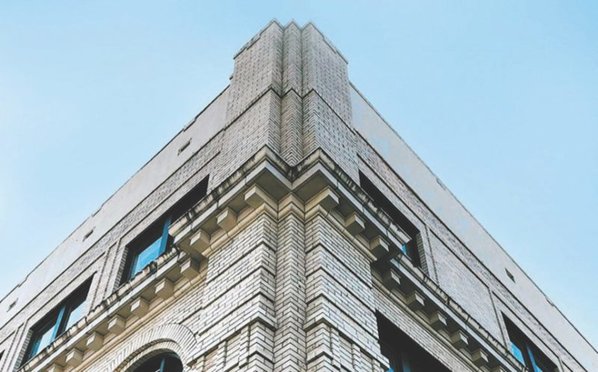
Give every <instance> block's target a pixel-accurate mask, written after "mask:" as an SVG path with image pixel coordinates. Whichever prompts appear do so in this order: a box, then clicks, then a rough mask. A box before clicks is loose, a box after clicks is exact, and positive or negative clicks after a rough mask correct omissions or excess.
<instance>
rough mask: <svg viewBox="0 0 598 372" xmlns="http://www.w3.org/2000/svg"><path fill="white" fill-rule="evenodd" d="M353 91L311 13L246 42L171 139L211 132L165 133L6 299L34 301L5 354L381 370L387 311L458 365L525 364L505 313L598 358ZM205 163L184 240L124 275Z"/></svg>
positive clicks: (8, 331)
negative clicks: (186, 147)
mask: <svg viewBox="0 0 598 372" xmlns="http://www.w3.org/2000/svg"><path fill="white" fill-rule="evenodd" d="M351 89H353V88H352V87H351V85H350V83H349V80H348V71H347V61H346V60H345V59H344V57H343V56H342V55H341V54H340V53H339V51H338V50H336V48H335V47H334V46H333V45H332V44H331V42H330V41H329V40H327V39H326V38H325V37H324V36H323V35H322V34H321V33H320V32H319V31H318V30H317V29H316V28H315V26H314V25H312V24H308V25H306V26H304V27H300V26H298V25H297V24H295V23H293V22H292V23H290V24H289V25H286V26H282V25H281V24H279V23H278V22H271V23H270V24H269V25H267V26H266V27H265V28H264V29H263V30H262V31H260V32H259V33H258V34H257V35H256V36H255V37H254V38H253V39H251V40H250V41H249V42H248V43H247V44H246V45H245V46H243V47H242V48H241V50H240V51H239V53H238V54H237V55H236V56H235V67H234V72H233V75H232V78H231V82H230V86H229V87H228V88H227V89H226V90H225V91H224V92H223V93H222V94H221V95H220V96H219V97H218V98H217V99H216V100H215V101H214V102H213V103H212V104H211V105H210V106H209V107H208V109H206V111H205V112H204V113H202V114H200V115H198V116H197V117H196V118H194V119H193V121H192V122H191V123H190V124H189V125H188V126H187V127H186V128H185V129H184V130H183V131H181V133H179V134H178V135H177V136H176V137H175V139H174V140H173V141H174V142H173V143H178V142H180V141H186V140H188V138H189V137H188V136H189V133H201V132H202V131H201V130H200V129H201V128H199V129H198V127H197V126H201V125H207V124H206V123H208V124H210V125H211V127H210V128H211V129H210V130H212V132H210V133H211V134H210V135H209V137H206V138H200V139H198V142H199V143H201V144H202V145H201V147H198V148H196V149H195V150H193V151H192V152H191V153H183V154H180V153H177V152H176V151H177V150H178V147H177V146H174V147H173V146H170V147H168V146H167V147H166V148H165V149H163V150H162V152H161V156H162V157H161V158H155V159H153V160H152V161H150V163H148V164H149V165H150V166H154V167H158V166H159V168H160V169H161V172H163V173H161V172H157V173H160V175H159V179H155V180H152V182H154V183H155V185H157V186H156V187H155V188H154V189H153V191H151V192H150V193H149V194H148V195H147V196H145V197H143V198H141V199H139V201H138V203H137V204H136V205H135V206H134V207H133V208H131V209H130V210H129V211H128V212H127V213H126V214H125V215H124V217H122V218H121V217H118V218H116V217H115V219H114V221H113V223H112V225H111V226H112V227H111V228H110V229H109V230H108V231H107V232H106V233H105V234H102V235H101V236H100V237H98V238H97V240H96V241H95V243H93V244H92V245H91V246H90V247H86V248H85V249H84V248H81V252H80V255H79V256H78V258H77V259H76V260H74V261H73V262H70V263H69V264H68V265H66V266H65V267H66V269H65V270H64V271H63V272H62V273H61V274H60V275H58V276H56V277H54V278H49V280H48V281H47V283H46V282H44V283H45V284H44V286H43V288H39V291H38V292H39V293H36V294H35V295H33V296H30V297H27V296H28V295H29V294H27V296H26V295H25V294H23V293H21V294H20V292H19V288H17V289H15V291H13V293H11V295H10V296H9V297H7V299H10V300H11V301H13V299H14V298H17V297H19V296H21V297H22V298H31V300H27V301H25V303H19V304H18V307H17V308H16V310H13V312H12V313H9V312H8V310H4V309H5V308H8V307H9V306H8V305H9V303H8V300H6V299H5V300H3V301H2V302H0V305H1V306H0V311H6V313H5V314H0V315H2V316H3V317H4V318H2V319H6V322H5V323H4V324H2V325H0V354H1V355H2V359H1V360H0V370H1V371H15V370H19V369H21V370H23V371H38V370H48V369H49V368H56V369H55V370H65V371H71V370H73V371H102V372H103V371H130V370H132V369H133V368H135V367H136V366H139V365H140V363H142V362H143V361H144V360H147V358H149V357H151V356H154V355H158V354H159V353H161V352H165V351H171V352H174V353H176V354H177V355H178V357H179V358H180V359H181V361H182V362H183V365H184V370H185V371H198V372H199V371H201V372H204V371H368V372H370V371H371V372H382V371H385V370H386V369H387V368H388V366H389V361H388V359H387V358H386V357H385V356H384V355H382V353H381V350H380V346H379V341H380V340H379V334H378V318H379V317H380V316H383V317H385V318H386V319H388V320H389V321H390V322H391V323H393V324H394V325H395V326H396V327H398V328H399V329H400V330H402V331H403V332H404V333H405V334H406V335H407V336H408V337H410V338H411V339H412V340H413V341H414V342H416V343H417V344H419V345H420V346H421V347H422V348H424V349H425V350H427V351H428V353H430V354H431V355H432V356H433V357H434V358H435V359H437V360H438V361H439V362H440V363H441V364H443V365H444V366H446V367H447V368H449V369H450V370H453V371H474V370H485V371H503V370H504V371H514V370H517V369H518V368H519V367H520V366H519V365H518V364H517V362H516V361H513V358H512V357H510V355H509V352H508V349H507V347H508V345H509V340H508V338H507V336H506V330H505V326H504V322H503V320H502V314H503V313H504V314H505V315H506V316H509V317H510V318H513V321H514V323H515V324H516V325H517V326H518V327H520V328H521V329H522V330H524V331H525V332H526V333H528V335H529V337H530V338H531V339H532V341H533V342H534V343H535V344H537V346H538V347H539V348H540V349H541V350H542V351H543V352H544V353H545V354H546V355H547V356H548V357H549V358H550V359H551V360H552V361H553V362H554V363H555V365H558V366H559V368H560V369H561V370H563V371H583V370H593V369H594V370H596V369H598V366H596V368H592V367H594V365H592V364H587V360H590V363H592V361H593V360H597V359H598V357H597V356H595V355H589V356H588V355H584V356H583V358H586V359H584V362H585V363H586V364H585V365H584V364H583V363H582V362H581V361H580V357H579V354H577V355H576V354H575V350H571V349H568V348H566V347H565V346H564V344H563V343H562V342H561V340H559V335H558V334H554V333H551V332H550V331H549V329H550V325H547V324H541V323H540V322H539V321H538V318H537V317H536V316H535V315H534V314H532V312H531V311H530V310H529V309H527V308H526V307H525V306H523V305H522V303H521V301H519V300H518V299H517V298H516V297H515V296H514V295H513V293H512V291H510V290H509V288H507V287H505V286H504V285H503V284H502V282H501V281H500V280H498V279H497V278H496V277H495V275H494V274H493V273H492V272H491V271H490V270H489V269H488V268H487V267H486V266H484V264H482V262H481V261H480V260H479V259H478V258H477V257H476V255H475V254H474V253H472V252H473V251H472V249H471V247H467V246H465V245H464V244H463V242H462V240H461V239H460V238H459V237H458V236H456V235H455V234H454V233H453V232H452V231H451V230H450V229H449V228H448V227H447V225H446V224H445V223H444V221H442V220H441V219H439V217H438V214H437V213H436V211H434V210H432V209H431V208H430V207H429V206H428V205H427V204H426V203H424V202H423V201H422V199H421V198H420V197H419V195H418V190H414V189H413V188H412V185H409V184H407V183H406V182H405V181H404V179H403V178H401V175H400V174H397V173H396V170H395V169H393V168H392V167H391V166H390V165H389V163H388V162H387V159H384V158H383V157H382V156H380V153H379V152H378V151H377V149H376V147H375V146H376V144H372V143H369V142H368V141H367V140H366V139H365V138H366V137H365V136H364V135H363V133H361V132H359V131H358V129H356V126H355V123H354V120H355V119H354V113H355V103H354V102H353V101H352V98H351V92H352V90H351ZM359 110H363V107H361V108H360V109H359ZM372 110H373V109H372ZM372 112H373V111H372ZM372 112H370V113H368V115H369V116H367V115H365V116H364V115H363V112H360V113H359V115H360V117H366V116H367V117H373V116H376V115H377V114H376V113H375V112H374V113H372ZM193 141H196V140H195V139H193ZM162 159H170V160H168V161H165V160H162ZM406 161H407V160H406ZM164 167H166V168H167V169H168V171H165V170H164ZM148 169H149V168H148ZM152 169H154V168H152ZM359 172H362V173H363V174H364V175H365V176H366V177H368V178H369V179H370V180H371V181H372V182H373V183H374V184H375V185H376V186H377V187H378V188H379V189H380V191H381V192H382V193H383V194H384V195H385V196H386V197H387V198H388V199H389V200H390V202H391V203H393V204H394V206H395V207H396V208H397V209H398V210H399V211H400V212H401V213H402V214H404V215H405V217H406V218H407V219H408V220H409V221H411V223H412V224H413V225H414V226H415V227H416V228H417V230H419V234H418V235H417V236H416V237H415V239H416V242H417V247H418V254H419V258H420V261H421V264H420V265H419V267H415V266H414V265H413V264H412V263H410V262H411V261H408V260H406V259H405V258H404V257H403V258H401V257H402V256H400V255H399V256H398V257H397V258H396V259H395V258H393V257H394V256H393V255H397V254H398V253H397V252H398V247H399V246H400V243H399V242H398V241H397V240H396V239H397V234H396V228H397V227H396V224H395V222H393V221H390V219H389V217H388V215H387V214H386V213H385V212H383V211H382V210H381V209H380V207H379V206H376V205H374V204H373V201H372V200H371V199H370V198H369V197H368V196H367V195H366V194H365V192H363V190H361V188H360V187H359ZM208 176H209V184H208V195H207V196H206V197H205V198H204V199H203V200H202V201H201V202H200V203H199V204H197V205H196V206H195V207H193V208H192V209H190V210H189V211H187V213H185V214H184V216H183V217H182V218H181V219H180V220H179V221H177V222H175V224H174V225H176V228H175V227H174V225H171V229H172V232H171V234H172V235H173V241H174V242H176V243H175V245H174V247H173V248H172V249H171V250H170V251H168V252H167V253H166V254H164V255H163V256H161V257H160V258H159V259H157V260H156V261H155V262H154V263H152V264H151V265H150V266H149V267H147V268H145V269H144V270H143V271H142V272H141V273H140V274H138V275H137V276H136V277H135V278H134V279H132V280H130V281H125V282H124V283H123V280H122V279H123V275H124V274H123V269H124V265H125V262H126V257H127V253H128V249H127V245H128V244H129V243H130V242H131V241H132V240H133V239H134V238H136V237H138V236H139V235H140V234H142V233H143V231H144V230H146V229H147V228H148V227H149V226H150V225H151V224H152V223H154V222H155V221H156V220H158V219H159V218H160V217H161V216H162V215H163V214H164V213H166V211H168V210H169V208H171V207H172V206H173V205H174V204H175V203H176V202H177V201H179V200H180V199H181V198H182V197H183V196H184V195H185V194H186V193H187V192H188V191H189V190H191V189H193V187H194V186H196V185H198V184H199V183H200V182H201V181H202V180H204V179H205V178H206V177H208ZM139 177H140V176H139V175H136V176H134V177H133V178H132V179H131V180H132V182H134V181H136V180H138V179H139ZM156 177H158V176H156ZM119 192H123V193H125V192H128V191H126V190H125V191H122V190H121V191H119ZM119 192H117V194H116V196H117V197H120V198H123V197H125V196H126V195H124V196H123V195H121V194H119ZM127 195H128V194H127ZM91 222H93V219H91ZM91 222H89V221H88V222H87V223H91ZM179 225H180V226H179ZM85 228H88V227H87V226H85ZM80 233H81V231H78V230H77V231H76V232H75V234H74V236H78V234H80ZM381 241H383V242H385V243H384V244H381V243H380V242H381ZM372 242H378V243H376V244H374V243H372ZM385 245H388V247H386V248H384V247H385ZM81 247H83V245H81ZM384 249H387V250H384ZM393 265H394V266H393ZM35 274H36V276H35V277H36V278H37V277H40V275H41V274H40V273H35ZM90 278H91V287H90V292H89V295H88V297H87V301H86V313H87V316H86V317H85V318H84V319H83V320H81V321H80V322H79V323H77V324H76V325H75V326H74V327H72V328H71V329H70V330H68V331H67V332H65V334H63V335H62V336H60V337H58V338H57V340H56V341H55V342H54V343H53V344H51V345H50V346H49V347H48V348H46V349H44V350H42V351H41V352H40V354H39V355H38V356H37V357H35V358H33V359H32V360H31V361H29V362H27V363H23V359H24V354H25V350H26V348H27V345H28V343H29V340H30V338H31V327H32V326H33V325H34V324H35V323H36V322H38V321H39V320H40V319H42V318H43V317H44V316H45V315H46V314H48V312H49V311H51V310H52V309H53V308H54V307H56V306H57V305H58V304H59V303H60V302H61V301H63V300H64V299H65V298H66V297H67V296H68V295H69V293H71V292H72V291H73V290H74V289H75V288H77V286H79V285H80V284H81V283H83V282H85V281H86V280H88V279H90ZM438 317H440V318H438ZM438 319H440V321H439V320H438ZM443 319H444V321H442V320H443ZM455 334H457V335H458V336H462V337H463V339H466V340H468V341H467V342H464V343H459V344H456V343H455V341H454V335H455ZM460 340H462V339H461V338H460ZM583 342H584V341H582V340H581V339H580V344H581V343H583ZM464 345H465V346H464ZM590 354H591V353H590ZM479 355H483V356H484V358H482V359H483V360H482V361H480V358H479Z"/></svg>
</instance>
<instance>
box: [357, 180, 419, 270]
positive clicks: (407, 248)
mask: <svg viewBox="0 0 598 372" xmlns="http://www.w3.org/2000/svg"><path fill="white" fill-rule="evenodd" d="M359 184H360V186H361V188H362V189H363V190H364V191H365V192H366V193H367V194H368V195H369V196H370V198H372V200H373V202H374V204H375V205H376V207H378V208H380V209H382V210H383V211H384V212H385V213H386V214H387V215H388V216H389V217H390V218H391V219H392V221H393V222H394V223H395V224H397V225H398V226H399V227H400V228H401V229H402V230H403V231H404V232H405V234H407V235H408V236H409V238H410V240H409V241H408V242H406V243H405V244H403V246H402V247H401V251H403V253H404V254H405V255H406V256H407V257H409V258H410V259H411V261H412V262H413V263H414V264H415V265H416V266H419V265H420V262H419V253H418V251H417V235H418V234H419V230H418V229H417V227H415V225H413V224H412V223H411V221H409V219H408V218H407V217H405V215H404V214H403V213H401V212H400V211H399V210H398V209H397V207H395V206H394V205H393V204H392V202H391V201H390V200H388V198H387V197H386V196H385V195H384V194H383V193H382V191H380V190H379V189H378V188H377V187H376V186H375V185H374V184H373V183H372V181H370V180H369V179H368V178H367V177H366V175H365V174H363V173H361V172H359Z"/></svg>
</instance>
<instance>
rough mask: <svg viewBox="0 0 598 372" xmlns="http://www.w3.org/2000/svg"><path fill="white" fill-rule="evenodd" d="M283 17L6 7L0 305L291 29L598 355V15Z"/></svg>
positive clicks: (578, 7) (536, 11)
mask: <svg viewBox="0 0 598 372" xmlns="http://www.w3.org/2000/svg"><path fill="white" fill-rule="evenodd" d="M280 3H281V2H278V1H276V2H275V1H272V2H265V1H264V2H231V1H219V2H212V3H203V4H202V3H197V2H191V1H171V2H154V1H143V2H126V4H120V3H116V2H114V3H113V4H99V3H96V4H94V3H90V2H85V3H84V4H83V2H62V1H56V2H41V1H30V2H17V1H5V2H2V3H0V151H1V155H2V156H0V180H1V181H2V182H0V233H1V236H2V237H3V244H2V246H1V248H0V253H2V259H1V260H0V273H2V274H1V277H2V279H3V280H2V281H0V297H3V296H4V295H5V294H6V293H8V292H9V291H10V290H11V289H12V288H13V287H14V286H15V285H17V284H18V283H19V282H20V281H21V280H23V279H24V278H25V276H26V275H27V273H28V272H30V271H31V270H32V269H33V268H34V267H35V266H36V265H37V264H38V263H39V262H40V261H41V260H43V258H44V257H45V256H47V255H48V254H49V253H50V252H51V251H52V250H53V249H54V248H55V247H56V246H57V245H58V244H59V243H60V242H61V241H63V240H64V239H65V238H66V237H67V236H68V235H69V234H70V233H71V232H72V231H73V230H74V229H75V228H76V227H77V226H78V225H79V224H80V223H81V222H82V221H83V220H84V219H85V218H87V217H88V216H89V215H90V214H91V213H92V212H94V211H95V210H96V209H97V208H98V207H99V206H100V205H101V203H102V202H103V201H104V200H105V199H107V198H108V197H109V196H110V195H111V194H112V193H113V192H114V191H115V190H116V189H117V188H118V187H119V186H121V185H122V184H123V183H124V182H125V181H126V180H127V179H128V178H129V177H130V176H131V175H133V173H134V172H135V171H136V170H138V169H139V168H140V167H141V166H142V165H143V164H144V163H145V162H146V161H147V160H149V159H150V157H151V156H152V155H154V154H155V153H156V152H157V151H158V150H159V149H160V148H161V147H162V146H163V145H164V144H165V143H166V142H167V141H168V140H169V139H170V138H171V137H172V136H173V135H174V134H175V133H176V132H177V131H178V130H180V129H181V128H182V127H183V126H184V125H185V124H186V123H187V122H188V121H189V120H190V119H191V118H192V117H193V116H194V115H195V114H196V113H198V112H199V111H200V110H201V109H202V108H203V107H205V105H206V104H208V103H209V102H210V101H211V100H212V99H213V98H214V97H215V96H216V95H217V94H218V93H219V92H220V91H221V90H222V89H223V88H224V87H225V86H226V85H227V84H228V77H229V76H230V74H231V73H232V69H233V60H232V57H233V55H234V54H235V52H237V51H238V49H239V48H240V47H241V46H242V45H243V44H244V43H245V42H246V41H248V40H249V38H251V37H252V36H253V35H254V34H255V33H257V32H258V30H259V29H261V28H262V27H263V26H264V25H265V24H266V23H267V22H268V21H269V20H271V19H272V18H277V19H278V20H280V22H282V23H287V22H288V21H290V20H291V19H295V20H296V21H297V22H298V23H299V24H304V23H305V22H307V21H313V22H314V23H315V24H316V25H317V26H318V27H319V28H320V29H321V30H322V32H324V34H325V35H326V36H327V37H328V38H329V39H330V40H331V41H332V42H333V43H334V44H335V45H336V46H337V47H338V48H339V49H340V50H341V52H342V53H343V54H344V56H345V57H346V58H347V59H348V61H349V76H350V78H351V80H352V82H353V83H354V84H355V85H356V86H357V88H358V89H359V90H360V91H361V92H362V93H363V94H364V95H365V96H366V97H367V98H368V100H369V101H370V102H371V103H372V104H373V105H374V107H376V109H377V110H378V111H379V112H380V113H381V114H382V116H383V117H384V118H385V119H386V120H387V121H388V122H389V123H390V124H391V125H392V126H393V128H394V129H395V130H396V131H397V132H398V133H399V134H400V135H401V137H403V138H404V139H405V140H406V142H407V143H408V144H409V145H410V146H411V147H412V148H413V149H414V150H415V151H416V152H417V153H418V155H419V156H420V157H421V158H422V159H423V160H424V161H425V162H426V163H427V164H428V165H429V166H430V168H431V169H432V170H433V171H434V172H435V173H436V174H437V175H438V176H439V178H440V179H442V181H443V183H444V184H446V185H447V186H448V188H449V189H451V191H452V192H453V193H454V194H455V195H456V197H457V198H458V199H459V200H460V201H461V202H462V203H463V204H464V205H465V207H466V208H467V209H468V210H469V211H471V212H472V214H473V215H474V216H475V217H476V218H477V219H478V220H479V221H480V222H481V223H482V225H483V226H484V227H485V228H486V229H487V230H488V231H489V232H490V234H491V235H492V236H493V237H494V238H495V239H496V240H497V241H498V242H499V243H500V244H501V245H502V246H503V248H504V249H505V250H506V251H507V252H508V253H509V254H510V255H511V256H512V257H514V259H515V260H516V261H517V262H518V263H519V264H520V266H521V267H522V268H523V269H524V271H526V272H527V274H528V275H529V276H530V277H531V278H532V279H533V280H534V281H535V282H536V283H537V284H538V285H539V287H540V288H541V289H542V290H543V291H544V292H545V293H546V294H547V295H548V297H549V298H551V300H552V301H553V302H554V303H555V304H556V305H557V306H558V307H559V308H560V309H561V311H562V312H563V313H564V314H565V315H566V316H567V317H568V318H569V319H570V320H571V321H572V323H573V324H574V325H575V326H576V327H577V328H578V329H579V330H580V331H581V333H582V334H583V335H584V336H586V338H588V339H589V340H590V342H592V343H593V344H594V346H595V347H596V345H597V344H598V316H597V314H598V274H597V273H598V269H597V264H598V249H597V248H598V247H597V244H596V241H595V236H596V235H597V233H598V226H597V225H598V222H597V218H596V216H595V212H596V210H598V165H597V163H598V145H597V138H598V42H597V40H598V22H597V21H596V20H598V3H597V2H593V1H585V2H584V1H575V2H574V1H571V2H556V1H527V2H521V1H503V2H479V1H465V2H460V3H459V4H457V3H456V2H443V1H423V2H417V3H416V4H413V3H408V2H390V1H380V2H377V3H373V2H364V1H356V2H352V3H345V2H340V1H327V2H315V1H288V2H284V4H282V5H281V4H280ZM374 4H375V6H374Z"/></svg>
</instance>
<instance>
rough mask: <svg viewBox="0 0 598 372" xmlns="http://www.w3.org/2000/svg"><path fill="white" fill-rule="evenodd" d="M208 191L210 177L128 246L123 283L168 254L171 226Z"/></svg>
mask: <svg viewBox="0 0 598 372" xmlns="http://www.w3.org/2000/svg"><path fill="white" fill-rule="evenodd" d="M207 190H208V177H206V178H204V179H203V180H202V181H201V182H200V183H199V184H197V186H195V187H194V188H193V189H192V190H191V191H189V192H188V193H187V194H186V195H185V196H183V197H182V198H181V199H180V200H179V201H178V202H177V203H176V204H175V205H174V206H172V208H170V209H169V210H168V211H167V212H166V213H165V214H164V215H163V216H162V217H160V218H159V219H158V220H157V221H156V222H155V223H154V224H152V225H151V226H150V227H149V228H148V229H146V230H145V231H144V232H142V233H141V234H140V235H139V236H138V237H137V238H135V239H134V240H133V241H132V242H131V243H129V244H128V246H127V249H128V253H127V261H126V263H125V271H124V272H125V275H123V279H122V282H126V281H128V280H129V279H131V278H133V277H134V276H135V275H137V273H139V272H140V271H141V270H143V269H144V268H145V267H146V266H147V265H149V264H150V263H151V262H152V261H154V260H156V259H157V258H158V257H160V256H161V255H162V254H163V253H164V252H166V250H167V249H168V248H169V246H170V243H171V241H172V238H171V237H170V236H169V235H168V228H169V227H170V224H171V223H172V222H174V221H176V220H177V219H179V218H180V217H181V216H182V215H183V214H185V212H187V211H188V210H189V209H191V208H192V207H193V206H194V205H195V204H197V203H198V202H199V201H200V200H201V199H203V197H204V196H206V193H207Z"/></svg>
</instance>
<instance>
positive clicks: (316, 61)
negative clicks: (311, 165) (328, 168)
mask: <svg viewBox="0 0 598 372" xmlns="http://www.w3.org/2000/svg"><path fill="white" fill-rule="evenodd" d="M302 46H303V54H302V62H303V148H304V150H303V152H304V155H307V154H309V153H311V152H312V151H314V150H316V149H318V148H321V149H323V150H324V151H325V152H326V153H327V154H328V155H330V156H331V157H332V158H333V159H334V160H335V161H337V162H338V163H339V164H340V165H341V167H342V168H343V169H344V170H345V171H346V172H347V173H348V174H349V175H350V176H351V177H352V178H353V179H355V180H357V179H358V168H357V163H358V161H357V144H356V139H355V133H354V131H353V127H352V122H351V120H352V111H351V97H350V94H349V91H350V85H349V77H348V72H347V62H346V60H345V59H344V58H343V57H342V55H341V54H340V53H339V52H338V51H337V50H336V48H334V47H333V46H332V44H331V43H330V42H328V41H327V40H326V39H325V38H324V36H323V35H322V34H321V33H320V32H319V31H318V30H317V29H316V28H315V27H314V26H313V25H311V24H308V25H307V26H305V27H304V28H303V32H302Z"/></svg>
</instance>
